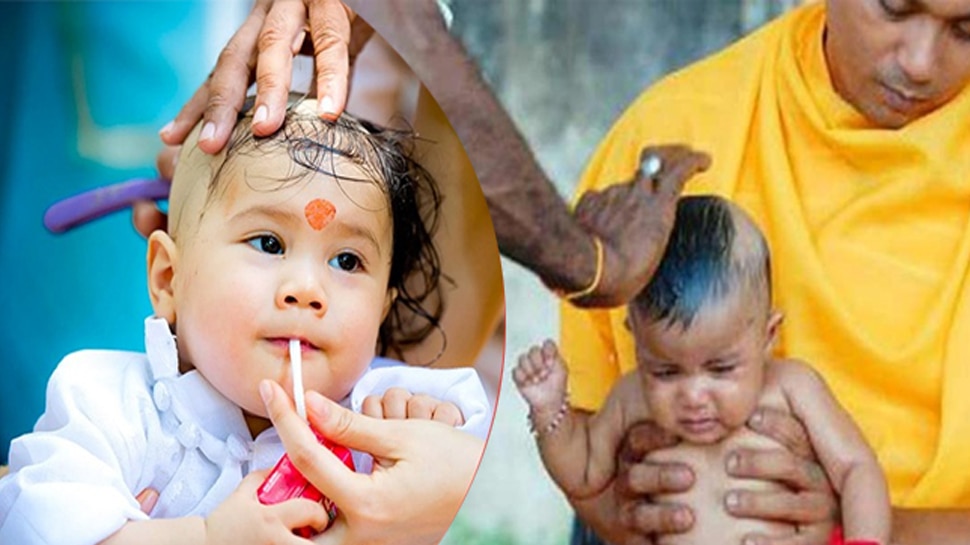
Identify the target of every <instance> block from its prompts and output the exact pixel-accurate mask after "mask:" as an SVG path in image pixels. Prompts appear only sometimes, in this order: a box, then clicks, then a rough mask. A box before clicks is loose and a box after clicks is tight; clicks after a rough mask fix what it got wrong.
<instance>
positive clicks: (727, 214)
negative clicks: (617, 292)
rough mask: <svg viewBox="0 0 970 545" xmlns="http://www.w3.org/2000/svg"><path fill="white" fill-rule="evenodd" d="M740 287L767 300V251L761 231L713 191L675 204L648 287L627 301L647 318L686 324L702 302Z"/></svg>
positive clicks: (769, 296)
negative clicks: (667, 238)
mask: <svg viewBox="0 0 970 545" xmlns="http://www.w3.org/2000/svg"><path fill="white" fill-rule="evenodd" d="M738 289H744V290H747V293H749V294H753V295H756V296H757V297H758V298H759V299H760V300H763V302H764V304H765V305H766V311H767V310H768V307H770V304H771V256H770V253H769V250H768V244H767V242H766V241H765V239H764V235H762V233H761V231H760V230H759V229H758V228H757V226H755V225H754V223H753V222H751V220H750V219H749V218H748V217H747V216H746V215H745V214H744V212H742V211H741V209H740V208H737V207H736V206H734V205H732V204H731V203H730V202H729V201H727V200H726V199H724V198H721V197H718V196H714V195H702V196H689V197H683V198H681V199H680V200H679V201H678V203H677V214H676V219H675V220H674V226H673V230H672V231H671V233H670V238H669V240H668V242H667V247H666V249H665V250H664V255H663V258H662V259H661V261H660V264H659V266H658V268H657V271H656V272H655V273H654V275H653V278H652V279H651V280H650V283H649V284H647V287H646V288H644V289H643V291H641V292H640V293H639V294H638V295H637V296H636V297H635V298H634V300H633V301H632V302H631V307H633V308H635V309H636V310H638V311H639V312H640V313H642V314H643V315H644V316H645V317H646V318H648V319H650V320H652V321H656V322H661V321H662V322H666V323H667V324H668V325H670V326H673V325H680V326H681V327H682V328H683V329H687V328H689V327H690V325H691V323H692V322H693V320H694V318H695V317H696V316H697V313H698V312H699V311H700V310H701V308H703V307H704V305H706V304H709V303H713V302H717V301H720V300H722V299H724V298H725V297H726V296H728V295H730V294H733V293H736V290H738Z"/></svg>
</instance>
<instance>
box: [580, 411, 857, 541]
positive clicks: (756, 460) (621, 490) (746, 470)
mask: <svg viewBox="0 0 970 545" xmlns="http://www.w3.org/2000/svg"><path fill="white" fill-rule="evenodd" d="M748 427H750V428H751V429H752V430H753V431H755V432H757V433H760V434H762V435H765V436H767V437H770V438H771V439H773V440H775V441H777V442H778V443H780V444H781V445H783V446H784V447H785V448H786V449H787V450H739V451H737V452H736V453H735V455H736V456H734V457H729V459H728V468H727V471H728V473H729V474H730V475H732V476H734V477H738V478H749V479H758V480H766V481H776V482H780V483H783V484H785V485H786V486H787V487H788V488H789V491H788V492H754V491H747V490H745V491H742V490H737V491H731V492H729V497H728V498H725V508H726V509H727V511H728V512H729V513H731V514H732V515H734V516H737V517H740V518H752V519H762V520H775V521H785V522H789V523H792V524H794V525H797V526H798V533H797V534H796V535H795V536H793V537H791V538H785V540H781V541H780V540H778V539H770V538H768V537H766V536H763V535H750V536H747V538H746V539H748V540H749V541H745V545H826V544H827V543H829V538H830V535H831V533H832V529H833V527H834V526H835V525H836V524H837V523H838V518H839V512H838V498H836V496H835V493H834V491H833V490H832V486H831V484H830V483H829V481H828V478H827V477H826V476H825V471H824V470H823V469H822V467H821V466H820V465H819V463H818V462H817V460H816V459H815V454H814V451H813V450H812V447H811V443H810V442H809V440H808V435H807V434H806V432H805V429H804V427H803V426H802V424H801V423H800V422H799V421H798V420H797V419H795V418H794V417H792V416H790V415H787V414H784V413H781V412H780V411H776V410H771V409H766V408H761V409H759V410H758V411H756V412H755V414H754V416H752V418H751V421H750V422H749V423H748ZM671 444H673V438H672V437H670V435H669V434H668V433H667V432H664V431H663V430H662V429H660V428H659V427H657V426H656V425H654V424H652V423H649V422H644V423H641V424H638V425H636V426H634V427H633V428H631V429H630V431H629V432H628V434H627V437H626V439H625V442H624V446H623V448H622V450H621V452H620V455H619V457H620V464H619V469H620V470H619V473H618V476H617V479H616V483H615V484H614V486H612V487H610V488H608V489H607V490H606V491H605V492H604V493H603V494H602V495H600V496H598V497H595V498H591V499H590V500H586V501H580V502H572V504H573V507H574V508H575V510H576V513H577V514H578V515H579V516H580V517H581V518H582V519H583V520H584V521H586V522H587V524H589V525H590V528H591V529H592V530H593V531H594V532H596V534H597V535H599V536H601V537H602V538H604V539H606V540H607V541H609V542H610V543H614V544H616V545H643V544H650V543H653V538H652V537H651V536H654V535H657V534H670V533H678V532H684V531H687V530H688V529H690V527H691V525H692V523H693V513H691V512H690V510H689V509H688V508H687V507H684V506H679V505H660V504H655V503H652V502H651V501H650V500H649V498H650V497H651V496H653V495H658V494H668V493H674V492H681V491H684V490H687V489H688V488H690V486H691V485H692V484H693V480H694V478H693V473H692V472H691V471H690V468H688V467H686V466H682V465H679V464H656V463H645V462H640V460H642V459H643V458H644V456H646V454H647V453H649V452H652V451H654V450H657V449H659V448H663V447H667V446H670V445H671ZM730 497H733V499H729V498H730ZM735 500H736V501H735Z"/></svg>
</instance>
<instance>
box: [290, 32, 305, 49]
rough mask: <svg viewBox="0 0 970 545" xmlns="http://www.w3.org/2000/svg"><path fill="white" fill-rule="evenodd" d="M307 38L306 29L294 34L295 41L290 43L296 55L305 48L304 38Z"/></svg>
mask: <svg viewBox="0 0 970 545" xmlns="http://www.w3.org/2000/svg"><path fill="white" fill-rule="evenodd" d="M305 39H306V31H305V30H301V31H300V32H299V33H298V34H297V35H296V36H293V43H292V44H290V50H291V51H292V52H293V54H294V55H296V54H297V53H299V52H300V50H301V49H303V40H305Z"/></svg>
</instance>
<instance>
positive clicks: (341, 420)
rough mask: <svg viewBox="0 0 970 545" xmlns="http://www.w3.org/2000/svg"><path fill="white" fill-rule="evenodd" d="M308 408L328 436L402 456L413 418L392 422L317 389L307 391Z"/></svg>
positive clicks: (345, 443) (384, 454)
mask: <svg viewBox="0 0 970 545" xmlns="http://www.w3.org/2000/svg"><path fill="white" fill-rule="evenodd" d="M280 391H281V392H282V389H280ZM306 408H307V417H308V418H309V419H310V423H311V424H313V427H315V428H316V429H317V431H319V432H320V433H321V434H323V436H324V437H326V438H327V439H331V440H333V441H335V442H336V443H339V444H341V445H343V446H345V447H348V448H352V449H356V450H360V451H364V452H369V453H371V454H373V455H374V456H380V457H384V458H391V459H397V458H399V453H398V441H399V437H400V436H401V435H402V434H405V433H406V432H405V431H403V430H404V429H405V428H406V427H407V425H408V424H409V422H391V421H388V420H377V419H374V418H369V417H366V416H363V415H359V414H356V413H354V412H353V411H350V410H347V409H345V408H343V407H341V406H340V405H337V404H336V403H334V402H333V401H330V400H329V399H327V398H325V397H323V396H322V395H320V394H318V393H316V392H307V394H306ZM293 414H296V413H295V412H294V413H293ZM298 418H299V417H298ZM334 460H336V458H334Z"/></svg>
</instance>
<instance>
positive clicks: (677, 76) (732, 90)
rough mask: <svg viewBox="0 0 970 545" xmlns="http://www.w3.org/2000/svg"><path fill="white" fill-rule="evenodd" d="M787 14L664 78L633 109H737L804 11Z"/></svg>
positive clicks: (649, 89) (700, 110)
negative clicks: (742, 96) (688, 106)
mask: <svg viewBox="0 0 970 545" xmlns="http://www.w3.org/2000/svg"><path fill="white" fill-rule="evenodd" d="M804 9H805V8H800V9H796V10H793V11H792V12H790V13H788V14H786V15H783V16H781V17H779V18H777V19H775V20H774V21H771V22H769V23H767V24H765V25H764V26H763V27H761V28H759V29H757V30H755V31H753V32H751V33H750V34H748V35H746V36H743V37H741V38H740V39H738V40H737V41H735V42H734V43H732V44H729V45H728V46H726V47H724V48H723V49H720V50H718V51H716V52H714V53H712V54H710V55H708V56H707V57H704V58H703V59H700V60H698V61H696V62H694V63H692V64H689V65H687V66H685V67H684V68H681V69H679V70H677V71H675V72H672V73H670V74H668V75H667V76H665V77H663V78H662V79H660V80H659V81H657V82H656V83H654V84H653V85H651V86H650V87H648V88H647V89H646V90H644V91H643V93H641V94H640V96H639V97H638V98H637V99H636V100H635V101H634V103H633V104H632V105H631V107H630V109H631V110H635V109H643V108H647V109H652V110H656V111H660V112H665V111H670V108H672V107H674V108H676V106H677V105H681V104H685V103H689V105H690V108H689V110H688V111H689V112H699V113H701V114H703V113H705V112H709V111H710V110H711V109H712V108H713V109H716V108H727V109H730V108H736V107H737V103H738V98H739V96H738V95H739V94H740V93H742V92H744V90H746V89H748V88H751V87H752V86H755V85H759V84H760V80H761V77H762V74H763V70H764V66H765V63H766V62H768V61H769V60H770V59H771V58H773V57H774V56H775V55H776V54H777V53H778V52H779V50H780V48H781V46H782V43H783V41H784V40H785V38H786V37H787V36H788V33H789V32H790V29H791V28H792V20H793V18H795V17H797V16H798V15H799V14H798V13H797V12H799V11H802V10H804Z"/></svg>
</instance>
